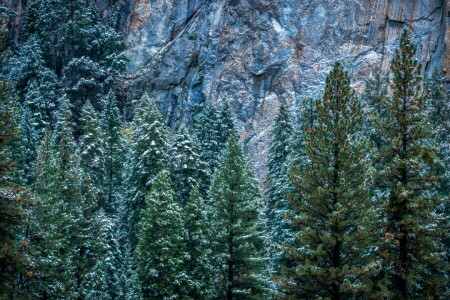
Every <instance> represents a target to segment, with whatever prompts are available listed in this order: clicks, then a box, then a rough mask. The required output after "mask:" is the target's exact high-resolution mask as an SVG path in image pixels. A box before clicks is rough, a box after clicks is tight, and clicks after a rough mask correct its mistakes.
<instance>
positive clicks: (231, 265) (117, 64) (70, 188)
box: [0, 0, 450, 300]
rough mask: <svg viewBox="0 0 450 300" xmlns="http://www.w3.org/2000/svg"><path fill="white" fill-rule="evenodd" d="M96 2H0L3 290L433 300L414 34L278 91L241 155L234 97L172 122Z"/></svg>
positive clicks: (432, 174)
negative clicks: (303, 85)
mask: <svg viewBox="0 0 450 300" xmlns="http://www.w3.org/2000/svg"><path fill="white" fill-rule="evenodd" d="M113 2H114V1H113ZM150 2H155V1H153V0H152V1H149V3H150ZM444 2H445V1H444ZM95 3H96V2H95V1H86V0H28V1H27V4H26V8H25V9H24V11H22V12H20V14H21V17H20V28H19V27H16V29H14V30H15V32H14V34H13V33H12V27H11V26H9V25H7V24H9V23H8V22H7V21H6V20H9V19H11V18H16V15H17V11H14V10H12V9H10V8H8V6H7V5H5V6H0V16H1V19H2V22H1V24H3V25H2V26H0V29H1V33H0V61H1V66H0V299H5V300H10V299H14V300H15V299H30V300H35V299H36V300H41V299H42V300H50V299H76V300H84V299H86V300H94V299H95V300H97V299H99V300H103V299H105V300H113V299H118V300H134V299H136V300H139V299H160V300H163V299H164V300H166V299H180V300H187V299H227V300H246V299H249V300H250V299H255V300H265V299H269V300H270V299H287V300H288V299H289V300H294V299H332V300H344V299H400V300H406V299H450V283H449V276H450V269H449V266H450V264H449V260H450V248H449V246H450V239H449V231H448V230H449V211H450V203H449V196H450V93H449V84H450V81H449V79H448V77H446V75H445V74H444V73H442V71H438V70H436V71H432V72H431V71H427V72H425V68H426V67H427V66H426V63H425V61H424V60H423V58H422V56H420V55H419V54H418V47H419V48H420V47H421V45H420V44H418V43H415V42H414V39H413V38H412V36H413V35H414V34H415V32H414V31H413V30H412V29H411V28H409V27H407V26H406V27H405V28H402V30H398V34H397V36H396V38H395V49H393V55H392V58H391V59H390V60H389V61H388V62H386V63H387V65H388V67H387V68H385V69H382V68H379V69H378V68H377V69H374V71H373V72H371V73H370V74H368V75H367V76H365V78H364V80H363V82H364V84H363V85H362V86H361V85H357V86H355V85H354V84H353V83H354V82H353V80H354V79H353V78H352V74H353V72H349V71H348V69H347V67H348V66H347V64H346V63H345V62H344V61H341V60H336V61H335V62H333V63H332V64H329V65H328V66H319V68H326V70H327V71H326V76H324V78H323V80H322V79H320V80H321V81H320V83H318V84H320V92H318V93H316V94H315V95H310V94H304V95H303V94H301V93H300V96H299V97H298V99H299V100H298V101H295V102H292V101H284V100H282V99H281V100H277V101H278V102H277V103H278V104H277V110H276V111H274V112H273V118H271V121H270V123H268V124H267V126H266V127H265V129H264V130H265V131H267V132H268V137H269V138H268V141H267V147H266V148H267V151H266V152H264V151H262V150H261V151H262V152H264V153H263V154H261V155H260V156H257V157H259V158H261V157H263V158H261V159H258V160H259V163H261V162H262V164H263V166H262V167H260V165H259V167H255V159H254V156H252V159H250V158H249V151H250V150H249V148H248V147H247V144H246V138H247V137H246V134H245V132H246V131H245V130H247V129H246V128H245V126H244V125H245V124H244V123H243V122H242V121H241V119H239V118H240V117H239V116H238V115H239V110H240V106H239V105H238V104H236V103H239V97H244V95H235V99H217V98H214V99H212V97H211V98H209V97H207V96H205V97H203V98H202V99H201V101H197V102H196V103H194V104H193V105H192V106H191V107H190V109H189V111H188V112H187V113H186V116H187V117H183V118H181V119H180V120H179V121H177V122H172V121H170V122H169V117H168V111H169V112H170V109H169V108H167V105H166V104H165V103H164V102H162V101H160V100H157V99H155V98H154V97H153V96H152V89H153V88H154V87H153V85H146V86H144V85H141V86H140V88H138V89H136V88H135V89H134V90H133V92H130V91H129V89H128V90H127V81H126V80H125V79H124V78H129V76H128V75H126V74H127V66H128V64H129V61H130V57H129V51H128V49H127V42H126V40H125V38H124V34H123V32H122V31H121V30H120V28H119V27H118V26H117V22H116V19H114V17H111V16H114V15H113V14H110V15H106V16H105V14H103V15H102V14H100V12H99V10H98V8H97V6H96V5H95ZM17 28H19V29H17ZM188 34H189V33H188ZM195 38H197V37H196V36H194V35H193V34H191V35H190V36H188V39H191V40H193V39H195ZM420 49H422V48H420ZM331 51H333V49H331ZM428 64H429V63H428ZM194 67H197V66H196V65H195V66H194ZM231 75H233V74H231ZM127 76H128V77H127ZM157 76H163V75H157ZM255 76H256V75H255ZM258 76H259V75H258ZM300 80H301V78H300ZM267 113H269V112H267ZM243 124H244V125H243Z"/></svg>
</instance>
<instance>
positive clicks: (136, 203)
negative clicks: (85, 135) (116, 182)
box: [124, 94, 169, 247]
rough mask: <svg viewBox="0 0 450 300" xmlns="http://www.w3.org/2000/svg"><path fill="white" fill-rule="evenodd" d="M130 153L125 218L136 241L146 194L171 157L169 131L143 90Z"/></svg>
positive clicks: (134, 122) (130, 237) (131, 236)
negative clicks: (169, 154)
mask: <svg viewBox="0 0 450 300" xmlns="http://www.w3.org/2000/svg"><path fill="white" fill-rule="evenodd" d="M130 147H131V153H130V158H129V160H130V161H129V163H128V169H127V173H128V174H129V175H128V178H127V179H126V180H127V181H126V186H127V187H126V188H127V195H126V197H127V199H126V203H125V205H126V207H125V211H124V213H125V216H124V217H125V222H127V224H128V234H129V241H130V244H131V245H132V247H134V246H135V245H136V233H137V230H136V226H137V224H138V222H139V219H140V213H141V210H142V209H143V208H144V207H145V201H144V198H145V197H144V196H145V195H146V194H147V193H148V191H149V190H150V187H151V185H152V182H153V179H154V178H155V176H156V174H158V173H159V172H160V171H161V170H163V169H164V168H165V167H166V166H167V164H168V162H169V160H168V154H167V151H168V134H167V128H166V127H165V125H164V124H163V123H162V118H161V115H160V113H159V111H158V108H157V107H156V104H155V102H154V101H153V100H152V99H150V98H149V97H148V95H147V94H144V95H143V96H142V98H141V101H140V103H139V106H138V108H137V111H136V115H135V119H134V121H133V124H132V133H131V145H130Z"/></svg>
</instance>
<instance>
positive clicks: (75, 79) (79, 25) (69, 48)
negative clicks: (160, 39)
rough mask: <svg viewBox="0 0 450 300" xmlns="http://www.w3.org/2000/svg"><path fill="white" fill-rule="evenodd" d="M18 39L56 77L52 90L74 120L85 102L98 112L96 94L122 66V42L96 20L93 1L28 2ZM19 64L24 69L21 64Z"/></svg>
mask: <svg viewBox="0 0 450 300" xmlns="http://www.w3.org/2000/svg"><path fill="white" fill-rule="evenodd" d="M21 37H22V40H23V41H24V43H23V44H27V43H29V41H31V40H32V39H35V40H36V43H35V44H37V45H39V47H40V49H41V51H42V52H41V53H42V59H43V62H44V64H43V66H44V67H45V68H48V69H49V70H51V71H52V72H53V74H54V75H55V76H56V77H57V78H58V81H59V83H60V84H59V86H58V88H57V91H58V93H59V94H60V95H62V94H63V93H65V94H66V96H67V98H68V99H69V100H70V103H71V104H72V105H73V106H72V109H73V110H74V114H73V117H74V119H75V120H76V121H78V118H79V117H80V115H81V107H82V105H83V104H84V103H86V102H87V101H88V100H90V101H91V103H92V104H93V105H94V107H95V108H97V109H99V108H100V100H101V95H102V94H104V93H106V92H107V91H108V90H109V89H110V88H111V87H112V86H113V85H114V84H115V83H116V81H117V79H118V76H119V74H120V73H121V72H122V71H124V69H125V66H126V61H127V60H126V57H125V54H124V52H123V50H124V49H125V48H124V42H123V39H122V37H121V36H120V34H119V33H118V32H116V31H115V30H114V29H113V28H111V27H110V26H109V25H108V24H106V23H105V22H104V21H103V20H102V18H101V17H100V15H99V12H98V10H97V9H96V7H95V3H93V2H92V3H91V2H86V1H84V0H32V1H29V2H28V3H27V6H26V11H25V14H24V22H23V27H22V35H21ZM21 64H22V65H26V63H24V62H23V60H22V63H21ZM29 68H30V69H31V70H33V72H35V71H36V69H35V68H34V67H29Z"/></svg>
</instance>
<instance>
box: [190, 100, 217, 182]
mask: <svg viewBox="0 0 450 300" xmlns="http://www.w3.org/2000/svg"><path fill="white" fill-rule="evenodd" d="M218 119H219V113H218V111H217V108H216V107H215V106H214V104H212V103H211V101H208V102H207V103H206V104H205V106H204V107H203V110H202V111H201V113H200V115H199V118H198V120H196V122H195V123H194V134H195V136H196V138H197V140H198V142H199V145H200V150H201V158H202V161H204V162H206V163H207V164H208V166H209V172H210V174H213V173H214V171H215V169H216V167H217V162H218V157H219V154H220V151H219V149H218V141H217V139H218V136H219V132H218V127H217V126H216V125H217V123H216V122H217V120H218Z"/></svg>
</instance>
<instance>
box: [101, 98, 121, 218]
mask: <svg viewBox="0 0 450 300" xmlns="http://www.w3.org/2000/svg"><path fill="white" fill-rule="evenodd" d="M103 107H104V111H103V115H102V119H101V135H102V137H103V138H104V154H103V155H104V162H103V164H104V173H105V179H104V184H103V187H104V194H105V200H106V203H105V204H106V205H105V207H104V209H105V211H106V212H112V211H117V207H118V205H119V199H120V198H121V195H122V192H123V187H122V178H123V172H124V170H123V169H124V161H125V147H124V143H125V140H124V137H123V124H122V120H121V116H120V111H119V109H118V108H117V103H116V97H115V95H114V94H113V92H112V91H110V92H109V93H108V94H107V95H105V96H104V98H103Z"/></svg>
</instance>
